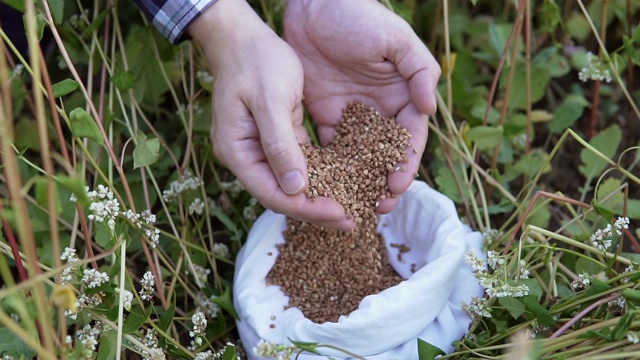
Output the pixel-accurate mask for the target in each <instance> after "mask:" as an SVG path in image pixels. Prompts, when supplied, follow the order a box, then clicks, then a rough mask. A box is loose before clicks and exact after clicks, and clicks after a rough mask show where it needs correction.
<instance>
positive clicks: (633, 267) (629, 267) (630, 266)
mask: <svg viewBox="0 0 640 360" xmlns="http://www.w3.org/2000/svg"><path fill="white" fill-rule="evenodd" d="M632 271H636V267H635V266H633V265H629V266H627V268H626V269H624V271H623V272H622V273H623V274H629V273H630V272H632ZM629 281H631V279H630V278H629V276H627V277H625V278H623V279H622V282H623V283H625V284H628V283H629Z"/></svg>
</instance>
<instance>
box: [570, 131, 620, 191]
mask: <svg viewBox="0 0 640 360" xmlns="http://www.w3.org/2000/svg"><path fill="white" fill-rule="evenodd" d="M621 139H622V131H621V130H620V127H619V126H618V125H616V124H614V125H611V126H609V127H608V128H606V129H605V130H603V131H601V132H600V133H599V134H598V135H596V136H594V137H593V139H591V141H590V142H589V144H590V145H591V146H592V147H593V148H595V149H596V150H597V151H599V152H600V153H602V155H604V156H605V157H608V158H609V159H611V158H612V157H613V155H615V153H616V150H617V149H618V145H620V140H621ZM580 159H581V160H582V163H583V165H580V166H578V170H580V173H581V174H582V175H584V176H585V177H586V178H587V179H593V178H594V177H597V176H599V175H600V174H602V172H603V171H604V169H605V168H606V167H607V162H606V161H605V160H603V159H602V158H600V157H599V156H598V155H597V154H596V153H595V152H594V151H593V150H591V149H588V148H584V149H582V150H581V151H580Z"/></svg>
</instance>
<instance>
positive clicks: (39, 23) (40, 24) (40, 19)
mask: <svg viewBox="0 0 640 360" xmlns="http://www.w3.org/2000/svg"><path fill="white" fill-rule="evenodd" d="M35 20H36V32H37V34H38V41H40V40H42V36H43V35H44V27H45V26H46V25H47V23H46V22H45V21H44V16H42V14H40V13H38V14H37V15H36V19H35ZM22 22H23V24H24V31H25V32H27V15H26V14H25V15H22Z"/></svg>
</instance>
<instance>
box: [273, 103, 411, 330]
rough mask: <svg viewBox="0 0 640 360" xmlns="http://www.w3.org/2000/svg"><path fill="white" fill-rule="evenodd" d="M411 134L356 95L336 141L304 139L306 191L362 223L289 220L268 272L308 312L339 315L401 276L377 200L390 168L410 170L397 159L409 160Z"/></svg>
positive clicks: (317, 318) (326, 317)
mask: <svg viewBox="0 0 640 360" xmlns="http://www.w3.org/2000/svg"><path fill="white" fill-rule="evenodd" d="M410 139H411V134H410V133H409V132H408V131H407V130H406V129H405V128H403V127H402V126H400V125H399V124H397V123H396V121H395V120H394V119H393V118H385V117H383V116H382V115H381V114H380V113H379V112H377V111H376V110H375V109H373V108H371V107H368V106H366V105H364V104H362V103H358V102H353V103H350V104H349V105H348V107H347V108H346V109H344V111H343V114H342V122H341V123H340V124H339V125H338V127H337V129H336V137H335V139H334V140H333V141H332V142H331V143H330V144H328V145H327V146H326V147H317V146H312V145H303V147H302V148H303V152H304V154H305V156H306V158H307V167H308V173H309V187H308V188H307V190H306V194H307V196H308V197H310V198H315V197H318V196H326V197H330V198H333V199H336V200H337V201H338V202H339V203H340V204H342V205H343V206H344V207H345V209H346V210H347V212H348V213H349V214H350V216H352V217H353V218H354V220H355V222H356V223H357V224H358V227H357V228H356V229H355V230H352V231H338V230H334V229H327V228H323V227H320V226H317V225H313V224H308V223H303V222H300V221H297V220H294V219H288V220H287V222H288V228H287V230H286V231H285V232H284V238H285V240H286V243H284V244H282V245H280V246H279V251H280V255H279V256H278V259H277V260H276V263H275V265H274V267H273V269H272V270H271V272H270V273H269V275H268V277H267V280H268V282H269V283H270V284H274V285H279V286H280V287H281V289H282V291H283V292H284V293H285V294H287V295H288V296H289V299H290V302H289V306H292V307H298V308H299V309H300V310H302V312H303V313H304V314H305V316H306V317H307V318H309V319H310V320H312V321H314V322H316V323H322V322H325V321H332V322H335V321H337V320H338V318H339V316H340V315H347V314H349V313H351V312H352V311H353V310H355V309H356V308H357V307H358V304H359V303H360V301H362V299H363V298H364V297H365V296H367V295H372V294H377V293H379V292H380V291H382V290H384V289H386V288H388V287H390V286H393V285H396V284H397V283H399V282H400V281H402V278H401V277H400V276H398V275H397V274H396V272H395V271H394V270H393V268H392V267H391V265H390V264H389V260H388V256H387V250H386V247H385V244H384V239H383V238H382V235H380V234H379V233H378V232H377V230H376V227H377V218H376V215H375V208H376V206H377V205H378V202H379V201H381V200H383V199H384V198H386V197H388V196H391V194H390V191H389V187H388V185H387V177H388V175H389V172H391V171H405V168H404V167H403V166H398V165H397V164H398V163H402V162H406V161H407V154H406V148H407V147H409V146H411V144H410V143H409V140H410ZM403 250H406V249H403ZM399 256H400V255H399Z"/></svg>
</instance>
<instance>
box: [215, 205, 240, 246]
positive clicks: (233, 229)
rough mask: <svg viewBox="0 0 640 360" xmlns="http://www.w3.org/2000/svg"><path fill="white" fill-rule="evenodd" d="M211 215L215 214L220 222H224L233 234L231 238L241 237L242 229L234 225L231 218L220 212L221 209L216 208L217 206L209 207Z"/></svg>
mask: <svg viewBox="0 0 640 360" xmlns="http://www.w3.org/2000/svg"><path fill="white" fill-rule="evenodd" d="M211 215H213V216H215V217H216V218H217V219H218V220H220V222H222V223H223V224H224V226H225V227H226V228H227V230H229V231H230V232H231V233H232V234H233V236H232V237H231V238H232V240H236V241H239V240H240V238H241V237H242V229H240V228H239V227H238V226H236V224H235V223H234V222H233V220H231V218H230V217H229V216H228V215H227V214H225V213H224V212H222V210H220V209H218V208H217V207H214V208H212V209H211Z"/></svg>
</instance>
